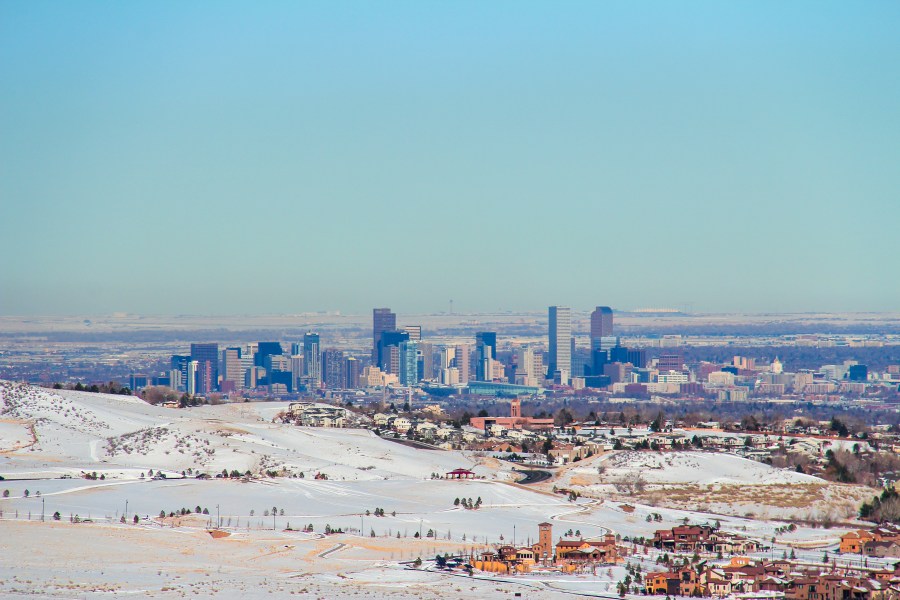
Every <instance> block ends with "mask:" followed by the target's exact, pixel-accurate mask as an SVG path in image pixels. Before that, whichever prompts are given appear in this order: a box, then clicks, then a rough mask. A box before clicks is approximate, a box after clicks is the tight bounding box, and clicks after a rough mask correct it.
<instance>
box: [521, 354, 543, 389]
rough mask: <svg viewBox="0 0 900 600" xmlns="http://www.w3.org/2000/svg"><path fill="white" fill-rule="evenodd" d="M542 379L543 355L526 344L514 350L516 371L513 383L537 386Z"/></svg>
mask: <svg viewBox="0 0 900 600" xmlns="http://www.w3.org/2000/svg"><path fill="white" fill-rule="evenodd" d="M543 379H544V361H543V355H542V354H541V353H540V352H536V351H535V350H533V349H532V348H529V347H528V346H523V347H521V348H519V349H518V350H516V373H515V380H514V383H516V384H517V385H527V386H532V387H537V386H539V385H540V383H541V381H542V380H543Z"/></svg>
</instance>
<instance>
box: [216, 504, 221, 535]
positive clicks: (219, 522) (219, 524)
mask: <svg viewBox="0 0 900 600" xmlns="http://www.w3.org/2000/svg"><path fill="white" fill-rule="evenodd" d="M221 528H222V515H221V513H220V512H219V505H218V504H216V529H221Z"/></svg>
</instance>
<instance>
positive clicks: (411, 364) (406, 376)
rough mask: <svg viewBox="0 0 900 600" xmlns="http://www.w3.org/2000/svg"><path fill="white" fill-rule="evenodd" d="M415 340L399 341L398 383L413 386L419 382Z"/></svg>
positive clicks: (417, 353) (417, 354)
mask: <svg viewBox="0 0 900 600" xmlns="http://www.w3.org/2000/svg"><path fill="white" fill-rule="evenodd" d="M416 345H417V344H416V342H410V341H406V342H401V343H400V346H399V348H398V349H397V350H398V354H399V359H400V373H398V375H400V385H405V386H414V385H416V384H417V383H418V382H419V352H418V348H416Z"/></svg>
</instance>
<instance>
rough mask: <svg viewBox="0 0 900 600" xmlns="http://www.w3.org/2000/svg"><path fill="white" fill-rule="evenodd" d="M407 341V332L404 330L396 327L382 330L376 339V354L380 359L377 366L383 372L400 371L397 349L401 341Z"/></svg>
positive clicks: (395, 372) (396, 373)
mask: <svg viewBox="0 0 900 600" xmlns="http://www.w3.org/2000/svg"><path fill="white" fill-rule="evenodd" d="M408 341H409V334H408V333H407V332H405V331H401V330H397V329H394V330H390V331H382V332H381V336H380V338H379V340H378V356H379V357H380V359H381V362H380V363H379V364H378V368H380V369H381V370H382V371H384V372H385V373H393V374H394V375H398V374H399V373H400V362H399V361H400V357H399V355H398V354H397V349H398V348H399V347H400V344H401V343H403V342H408Z"/></svg>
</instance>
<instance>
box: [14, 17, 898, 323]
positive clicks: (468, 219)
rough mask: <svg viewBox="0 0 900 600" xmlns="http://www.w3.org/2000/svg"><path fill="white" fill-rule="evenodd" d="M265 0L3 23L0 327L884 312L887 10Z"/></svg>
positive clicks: (892, 131)
mask: <svg viewBox="0 0 900 600" xmlns="http://www.w3.org/2000/svg"><path fill="white" fill-rule="evenodd" d="M263 6H265V7H267V8H266V9H265V10H259V9H258V7H256V6H251V5H249V4H247V5H243V4H240V3H236V4H226V5H222V6H219V7H217V9H216V10H215V11H214V14H213V12H212V11H210V10H209V9H208V6H206V5H204V4H201V3H197V4H190V3H189V4H184V5H178V6H175V5H164V4H162V5H161V4H150V3H129V4H119V5H114V6H106V5H99V4H88V3H75V4H51V3H44V2H6V3H3V5H2V6H0V34H2V35H0V72H2V73H3V75H4V78H3V79H4V84H5V89H6V90H8V91H10V92H12V91H14V92H15V93H6V94H2V95H0V129H2V130H3V131H4V135H3V136H2V137H0V165H3V166H2V167H0V194H2V198H3V206H4V214H3V219H2V220H0V238H2V239H3V240H4V242H5V248H6V249H7V254H8V255H12V252H13V250H15V258H14V259H10V260H4V261H0V282H2V285H0V315H60V314H109V313H113V312H119V311H122V312H128V313H138V314H185V313H187V314H245V313H254V314H256V313H291V312H307V311H320V310H340V311H344V312H356V313H362V312H365V311H366V310H368V308H369V305H370V303H371V300H370V299H374V301H375V302H377V303H380V304H387V305H390V306H393V307H395V309H396V310H399V311H403V312H405V313H421V312H424V311H434V310H438V309H439V307H443V306H448V304H449V302H450V300H451V299H452V300H453V302H454V306H455V307H456V310H458V311H459V312H489V311H494V310H498V309H503V310H522V309H526V308H537V307H541V306H548V305H551V304H553V303H556V302H565V303H566V304H567V305H571V306H589V305H590V304H591V303H592V302H593V299H594V298H597V297H602V298H604V301H605V302H606V303H608V304H610V305H611V306H631V307H636V306H648V305H649V306H673V305H674V306H693V307H694V309H695V310H697V311H701V312H732V311H742V312H771V311H787V312H801V311H887V310H896V308H897V306H900V283H898V280H897V278H896V277H891V275H890V272H891V271H890V270H891V268H892V266H893V260H894V259H895V257H896V256H898V255H900V237H898V236H897V235H896V234H895V232H894V231H893V219H891V218H889V217H890V215H891V214H893V213H895V212H896V197H897V194H898V191H900V172H898V170H897V169H896V168H895V165H896V164H898V163H900V142H898V140H900V108H898V107H900V81H898V79H897V78H896V77H893V75H892V73H893V71H894V70H895V69H894V65H895V64H896V62H897V59H898V58H900V36H897V35H896V32H895V31H894V29H895V28H894V27H893V24H894V23H896V22H897V21H898V18H900V5H898V4H896V3H865V4H846V3H839V2H797V3H791V4H790V5H784V4H783V3H776V2H760V3H753V4H746V5H744V4H717V3H695V4H689V5H684V4H671V3H664V2H648V3H626V4H598V3H579V2H573V3H568V4H564V5H550V4H538V3H526V4H524V5H521V4H518V3H517V4H511V3H495V4H490V5H483V4H468V5H465V4H463V5H420V4H416V3H402V2H401V3H395V4H391V5H390V6H382V5H370V4H364V3H349V4H346V5H344V6H343V7H342V8H340V9H336V8H335V7H334V6H333V5H331V4H328V3H303V4H296V5H294V4H275V3H268V4H263ZM474 232H478V233H477V234H475V235H473V234H474ZM484 239H489V240H490V242H489V243H487V244H485V243H479V242H481V241H482V240H484ZM438 240H440V241H442V242H444V243H445V244H448V245H452V247H453V250H452V251H451V252H450V253H446V252H444V249H443V247H442V246H441V245H440V244H439V243H438V244H434V243H433V241H438ZM298 247H299V248H301V249H302V252H303V256H298V255H297V254H296V252H295V251H294V249H295V248H298ZM510 251H513V252H512V253H511V255H512V257H514V259H513V260H505V259H504V258H503V257H504V253H510ZM310 256H314V257H315V260H309V257H310ZM438 265H439V266H438ZM423 281H427V282H428V284H427V285H422V284H418V283H417V282H423ZM498 284H501V285H498Z"/></svg>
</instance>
